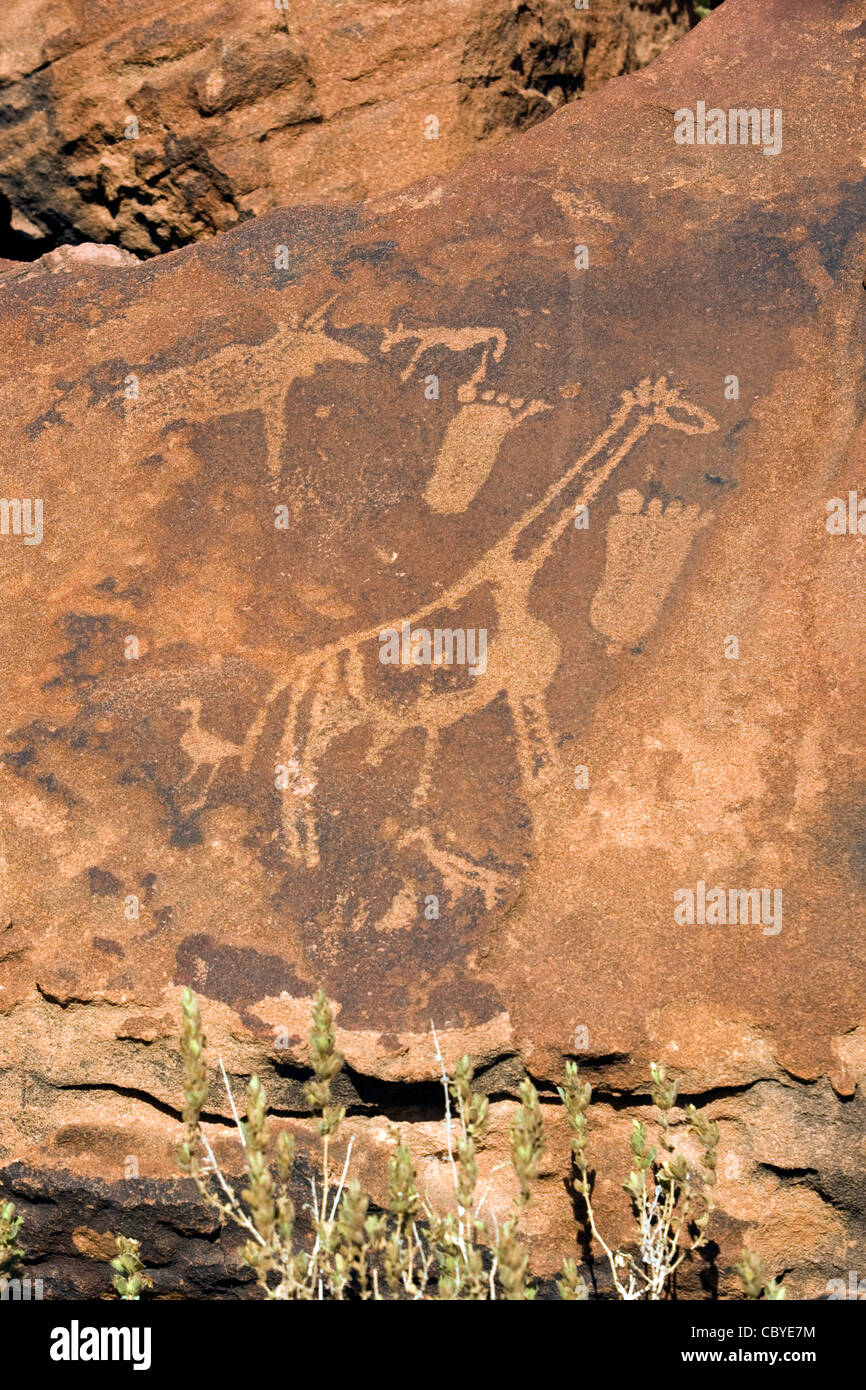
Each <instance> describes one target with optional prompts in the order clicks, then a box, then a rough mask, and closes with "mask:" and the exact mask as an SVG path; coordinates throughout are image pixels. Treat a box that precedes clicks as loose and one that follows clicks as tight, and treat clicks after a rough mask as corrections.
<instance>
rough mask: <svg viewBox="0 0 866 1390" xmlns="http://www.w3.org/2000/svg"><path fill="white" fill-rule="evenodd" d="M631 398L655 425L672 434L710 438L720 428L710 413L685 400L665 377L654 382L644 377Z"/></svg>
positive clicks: (678, 389)
mask: <svg viewBox="0 0 866 1390" xmlns="http://www.w3.org/2000/svg"><path fill="white" fill-rule="evenodd" d="M632 396H633V399H634V402H635V404H636V405H638V406H640V407H641V408H642V409H644V410H646V411H647V412H648V413H649V414H650V416H651V418H652V422H653V424H655V425H664V427H665V428H666V429H669V430H683V431H684V433H685V434H711V433H712V432H713V430H717V429H718V428H719V425H718V421H716V420H714V419H713V417H712V415H710V413H709V412H708V411H706V410H704V409H702V407H701V406H699V405H695V403H694V402H693V401H689V400H686V398H685V397H684V396H683V394H682V392H681V390H680V388H679V387H678V386H674V385H672V383H671V382H669V381H668V379H667V377H665V376H660V377H658V378H657V379H656V380H655V381H653V380H652V379H651V378H650V377H644V379H643V381H641V382H639V384H638V385H637V386H636V387H635V389H634V391H633V392H632Z"/></svg>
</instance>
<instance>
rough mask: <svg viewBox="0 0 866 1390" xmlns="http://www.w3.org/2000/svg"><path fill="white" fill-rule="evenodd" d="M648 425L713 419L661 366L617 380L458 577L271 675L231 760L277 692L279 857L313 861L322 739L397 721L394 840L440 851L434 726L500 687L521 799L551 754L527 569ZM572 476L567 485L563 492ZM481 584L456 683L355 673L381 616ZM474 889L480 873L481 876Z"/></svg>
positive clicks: (455, 866)
mask: <svg viewBox="0 0 866 1390" xmlns="http://www.w3.org/2000/svg"><path fill="white" fill-rule="evenodd" d="M654 425H659V426H661V427H662V428H665V429H671V430H682V431H684V432H685V433H687V434H705V433H709V432H710V431H712V430H716V429H718V425H717V423H716V421H715V420H714V419H713V418H712V416H711V415H709V414H708V413H707V412H706V411H705V410H703V409H701V408H700V407H699V406H696V405H694V404H692V403H691V402H689V401H687V400H685V399H684V398H683V397H682V395H681V394H680V391H679V389H678V388H677V387H675V386H673V385H671V384H670V383H669V382H668V380H667V379H666V378H665V377H660V378H658V379H656V380H655V381H652V380H651V379H650V378H649V377H647V378H645V379H644V380H642V381H640V382H639V383H638V385H637V386H636V387H634V388H633V389H631V390H627V391H624V392H623V393H622V395H621V397H620V401H619V404H618V406H617V407H616V409H615V410H614V412H613V414H612V415H611V417H610V419H609V421H608V423H607V425H606V426H605V428H604V429H603V430H602V432H601V433H600V434H599V435H598V437H597V438H596V439H595V440H594V441H593V443H592V444H591V445H590V447H589V449H588V450H587V451H586V453H584V454H583V455H582V456H581V457H580V458H579V459H578V460H577V461H576V462H575V463H574V464H572V465H571V466H570V467H569V468H567V469H566V470H565V472H564V473H563V474H562V475H561V476H560V477H559V478H558V479H557V480H556V481H555V482H554V483H553V484H552V485H551V486H550V487H549V488H548V489H547V491H546V493H545V494H544V496H543V497H542V498H541V499H540V500H539V501H538V502H537V503H535V504H534V505H533V506H531V507H529V508H528V509H527V510H526V511H525V512H524V513H523V515H522V516H521V517H519V518H518V520H517V521H515V522H514V524H513V525H512V526H511V527H510V528H509V529H508V531H507V532H506V533H505V534H504V535H503V536H502V537H501V538H500V539H499V540H498V541H496V542H494V544H493V545H492V546H491V547H490V548H489V549H488V550H487V551H486V553H485V554H484V555H483V556H482V557H481V558H480V559H479V560H478V561H477V562H476V563H475V564H474V565H472V566H471V567H470V568H469V569H468V570H467V571H466V572H465V573H464V574H463V575H462V576H461V577H460V578H459V579H458V580H456V581H455V583H453V584H452V585H451V586H450V587H449V588H448V589H447V590H445V591H444V592H443V593H442V594H441V595H439V596H438V597H437V598H436V599H435V600H433V601H431V602H429V603H426V604H424V605H423V606H421V607H419V608H417V609H416V610H415V611H414V612H411V613H409V614H402V615H400V617H399V618H397V620H396V621H392V622H388V623H380V624H377V625H376V626H375V627H368V628H365V629H364V630H362V631H359V632H355V633H352V634H350V635H349V636H347V637H344V638H341V639H340V640H338V641H335V642H332V643H329V644H328V645H326V646H323V647H321V648H320V649H319V650H318V651H316V652H311V653H309V654H307V655H304V656H301V657H298V658H297V659H295V660H294V661H293V662H292V663H291V665H290V666H289V668H288V670H287V671H286V673H285V674H284V675H283V676H281V677H280V678H279V679H278V680H277V681H276V682H275V683H274V685H273V686H272V687H271V689H270V691H269V692H268V694H267V696H266V697H265V699H264V701H263V703H262V705H261V706H260V709H259V712H258V715H257V717H256V719H255V721H254V723H253V725H252V727H251V728H250V729H249V731H248V733H247V736H246V739H245V740H244V752H243V755H242V759H241V761H242V765H243V767H244V768H245V769H249V767H250V766H251V764H252V760H253V758H254V756H255V753H256V749H257V746H258V743H259V740H260V738H261V736H262V734H263V732H264V729H265V726H266V724H267V722H268V719H269V716H270V713H271V711H272V709H273V707H274V703H275V701H277V700H278V698H279V697H280V696H281V695H284V694H285V693H286V692H288V696H289V698H288V704H287V708H286V712H285V717H284V721H283V733H282V739H281V744H280V747H281V756H280V761H281V762H282V763H283V764H285V765H287V766H288V767H289V769H290V770H291V777H290V778H289V779H288V785H287V787H286V788H285V790H284V791H283V792H282V817H281V819H282V831H283V844H284V849H285V852H286V855H287V857H288V858H289V860H290V861H292V862H294V863H296V864H298V865H300V866H304V867H306V868H314V867H315V866H316V865H317V864H318V862H319V843H318V839H317V832H316V813H315V793H316V782H317V775H318V769H319V767H320V765H321V762H322V759H323V758H324V756H325V754H326V753H327V750H328V748H329V747H330V745H331V744H332V743H333V742H334V740H335V739H336V738H338V737H339V736H340V735H341V734H344V733H348V732H349V731H351V730H352V729H355V728H358V727H361V728H363V729H364V730H365V731H366V732H367V733H368V734H369V738H370V742H369V746H368V748H367V751H366V755H365V757H366V761H367V762H368V763H370V764H374V765H375V764H378V763H379V762H380V761H381V759H382V757H383V755H384V753H385V752H386V750H387V749H388V748H390V747H392V746H393V745H394V744H395V743H397V741H398V740H399V739H401V738H402V737H403V736H404V735H405V734H406V733H407V732H408V731H410V730H415V729H419V730H420V731H421V732H422V733H423V737H424V750H423V755H422V760H421V767H420V771H419V773H418V777H417V780H416V783H415V788H414V795H413V805H414V808H415V811H416V812H417V813H419V820H418V828H417V829H414V830H410V831H409V832H407V834H406V835H404V837H403V841H402V843H407V842H409V841H411V840H414V841H417V842H418V843H419V844H420V845H421V848H422V849H423V850H424V852H425V853H426V854H427V857H428V858H430V859H431V862H432V856H433V854H434V853H435V854H438V855H439V856H440V858H441V856H442V854H444V853H446V852H445V851H443V850H437V849H436V847H435V845H434V842H433V840H432V837H431V835H430V832H429V830H428V829H427V828H426V827H425V825H424V816H423V813H424V809H425V804H426V801H427V796H428V792H429V788H430V782H431V776H432V771H433V767H434V764H435V760H436V756H437V751H438V747H439V740H440V737H441V735H442V733H443V732H444V731H445V730H447V729H450V728H451V727H453V726H454V725H455V724H457V723H458V721H460V720H461V719H464V718H465V717H466V716H468V715H472V714H476V713H478V712H479V711H481V710H484V709H486V708H488V707H489V706H490V705H491V704H492V703H493V702H494V701H495V700H496V699H497V698H498V697H499V696H504V697H505V699H506V701H507V703H508V707H509V709H510V712H511V717H512V721H513V726H514V733H515V740H516V753H517V761H518V766H519V771H520V777H521V783H522V787H523V792H524V795H525V797H526V798H527V802H528V804H529V806H530V810H531V798H532V793H533V790H534V789H535V788H536V787H537V786H538V785H539V784H540V783H541V782H543V781H544V780H546V779H547V778H548V777H549V776H550V774H551V772H552V771H553V770H554V769H555V768H556V766H557V761H558V759H557V750H556V745H555V740H554V736H553V732H552V730H551V727H550V723H549V719H548V715H547V708H546V693H547V690H548V688H549V686H550V683H551V681H552V680H553V677H554V674H555V672H556V670H557V667H558V666H559V661H560V645H559V642H558V640H557V637H556V635H555V633H554V632H553V630H552V629H551V628H550V627H549V626H548V625H547V624H546V623H544V622H543V621H541V620H539V619H537V618H535V617H533V616H532V614H531V613H530V611H529V595H530V589H531V587H532V584H533V581H534V579H535V576H536V575H537V574H538V572H539V570H540V569H541V567H542V565H543V564H544V563H545V561H546V560H547V559H548V557H549V556H550V554H551V552H552V550H553V548H554V546H555V545H556V543H557V541H558V540H559V538H560V537H561V536H562V535H563V534H564V533H565V532H566V531H567V530H568V528H569V527H570V526H571V525H572V523H573V520H574V515H575V509H576V507H580V506H585V505H588V504H589V503H590V502H592V501H593V500H594V499H595V498H596V497H597V496H598V493H599V491H600V489H601V488H602V487H603V486H604V484H605V483H606V482H607V480H608V479H609V478H610V476H611V474H612V473H613V472H614V470H615V469H616V468H617V467H618V465H619V464H620V463H621V462H622V461H623V459H625V458H626V457H627V456H628V455H629V454H630V453H631V451H632V449H633V448H634V447H635V445H636V444H637V442H638V441H639V440H640V439H642V438H643V436H644V435H645V434H647V432H648V431H649V430H650V429H652V428H653V426H654ZM572 484H577V485H578V491H577V495H576V496H575V495H574V488H573V487H572ZM536 527H537V528H538V529H537V534H538V541H537V543H535V544H533V545H532V546H531V547H530V548H527V549H526V551H525V553H523V552H521V554H520V555H519V556H518V553H517V552H518V550H519V549H520V542H521V540H522V539H523V538H525V537H526V536H527V533H528V532H529V530H530V528H532V533H533V535H535V534H536ZM481 585H489V587H490V592H491V594H492V596H493V602H494V604H495V608H496V617H497V630H496V633H495V636H494V637H493V639H492V640H491V641H490V643H489V647H488V656H487V665H486V669H485V670H484V671H483V672H482V671H479V672H478V674H477V675H475V676H473V677H472V678H471V680H470V681H468V682H467V685H466V688H461V689H459V690H457V691H448V692H436V693H428V692H425V693H423V694H420V695H418V697H417V698H416V699H414V700H411V701H408V702H407V704H406V706H404V707H402V708H399V709H395V708H394V707H392V706H391V705H388V704H386V703H385V702H384V700H382V699H381V698H379V697H378V696H377V695H376V693H375V692H372V691H371V690H370V689H369V687H368V684H367V681H366V679H365V674H364V662H363V658H362V655H361V648H362V647H363V646H364V645H365V644H366V643H369V642H371V641H374V640H376V639H377V638H378V634H379V633H380V632H381V631H382V630H383V629H384V628H387V627H392V628H396V629H400V628H401V626H402V624H404V623H408V624H410V626H414V625H416V624H419V623H421V622H422V621H423V620H424V619H425V618H428V617H430V616H431V615H434V614H436V613H437V612H441V611H443V610H447V609H452V610H453V609H455V608H456V607H457V606H458V605H459V604H460V603H462V602H463V600H464V599H465V598H466V597H467V596H468V595H469V594H471V593H472V592H473V591H474V590H476V589H478V588H479V587H480V586H481ZM448 858H449V863H450V866H451V868H452V870H453V871H454V873H456V874H460V873H461V872H462V874H463V877H464V879H465V881H467V882H471V881H472V875H473V874H474V875H476V881H477V873H478V866H477V865H475V864H473V862H472V861H471V860H464V859H462V858H461V857H460V856H457V855H450V854H449V855H448ZM483 891H484V894H485V899H487V898H488V897H489V892H490V889H489V885H486V884H485V885H483Z"/></svg>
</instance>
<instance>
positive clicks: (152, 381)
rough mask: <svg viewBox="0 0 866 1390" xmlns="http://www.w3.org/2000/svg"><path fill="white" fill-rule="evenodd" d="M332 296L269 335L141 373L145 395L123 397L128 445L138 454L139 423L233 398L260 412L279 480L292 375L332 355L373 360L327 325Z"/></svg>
mask: <svg viewBox="0 0 866 1390" xmlns="http://www.w3.org/2000/svg"><path fill="white" fill-rule="evenodd" d="M329 304H330V301H328V302H327V303H325V304H323V305H321V306H320V307H319V308H318V309H317V310H316V311H315V312H314V313H313V314H311V315H310V316H309V317H308V318H307V319H306V320H304V321H303V322H301V321H297V320H296V321H295V322H293V323H287V324H281V325H280V326H279V328H278V329H277V332H276V333H275V334H274V335H273V336H272V337H270V338H268V340H267V342H264V343H261V344H258V345H256V346H250V345H249V344H245V343H230V344H229V345H228V346H227V347H223V348H220V349H219V351H218V352H215V353H214V354H213V355H212V356H211V357H206V358H203V359H202V360H201V361H199V362H190V363H184V365H183V366H180V367H172V368H169V370H168V371H163V372H160V373H156V372H152V373H150V372H149V373H147V374H144V373H143V374H142V376H141V382H140V395H139V396H138V397H137V398H136V399H134V400H129V401H127V402H126V419H127V432H126V449H127V452H130V453H135V454H136V455H138V454H140V452H141V446H140V433H141V430H142V427H144V429H146V430H151V431H157V432H158V431H159V430H161V429H162V428H163V427H164V426H165V425H167V424H170V423H171V422H172V421H175V420H182V421H184V422H187V421H190V420H194V421H208V420H210V419H211V418H212V417H213V414H214V402H215V401H231V408H232V412H233V413H234V412H241V411H246V410H251V411H252V410H257V411H260V412H261V414H262V416H263V418H264V423H265V444H266V450H267V468H268V473H269V476H270V481H271V482H272V483H273V484H274V485H276V484H277V483H278V482H279V477H280V471H281V468H282V457H283V451H284V447H285V443H286V437H287V426H286V418H285V417H286V412H285V402H286V396H287V394H288V391H289V388H290V387H291V385H292V383H293V382H294V381H297V380H298V379H299V378H302V377H310V376H312V375H313V373H314V372H315V371H316V368H317V367H320V366H323V365H324V364H325V363H328V362H346V363H349V364H351V365H354V366H363V365H364V364H365V363H366V362H367V361H368V358H367V357H366V356H365V355H364V353H362V352H359V351H358V350H357V349H356V348H353V347H350V346H349V345H348V344H347V343H341V342H338V341H337V339H336V338H331V337H330V336H329V335H328V334H327V333H326V332H325V331H324V327H323V321H324V314H325V312H326V310H327V308H328V306H329Z"/></svg>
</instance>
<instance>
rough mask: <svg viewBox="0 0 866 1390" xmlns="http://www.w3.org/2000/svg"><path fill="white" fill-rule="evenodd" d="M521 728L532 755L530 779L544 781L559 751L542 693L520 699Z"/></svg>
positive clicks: (554, 764) (556, 761)
mask: <svg viewBox="0 0 866 1390" xmlns="http://www.w3.org/2000/svg"><path fill="white" fill-rule="evenodd" d="M520 709H521V717H522V720H523V728H524V730H525V732H526V741H527V746H528V748H529V750H530V753H531V757H532V767H533V772H532V780H533V781H534V782H541V781H544V780H545V779H546V778H547V777H548V776H549V775H550V773H551V772H552V771H553V770H554V769H555V767H556V765H557V763H558V762H559V752H558V750H557V747H556V741H555V739H554V737H553V730H552V729H551V727H550V719H549V718H548V714H547V704H546V701H545V697H544V694H543V693H542V694H541V695H531V696H529V697H528V698H527V697H522V698H521V700H520Z"/></svg>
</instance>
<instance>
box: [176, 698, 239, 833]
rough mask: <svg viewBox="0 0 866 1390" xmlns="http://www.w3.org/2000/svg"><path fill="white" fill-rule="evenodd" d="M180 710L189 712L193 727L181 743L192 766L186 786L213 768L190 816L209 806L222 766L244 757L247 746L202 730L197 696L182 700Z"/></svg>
mask: <svg viewBox="0 0 866 1390" xmlns="http://www.w3.org/2000/svg"><path fill="white" fill-rule="evenodd" d="M178 709H180V710H186V711H187V712H188V713H189V714H190V715H191V716H192V718H191V719H190V722H189V727H188V728H187V729H186V732H185V733H184V734H183V736H182V738H181V740H180V746H181V748H182V749H183V751H184V753H185V754H186V756H187V757H188V758H189V760H190V762H191V763H192V768H191V769H190V771H189V772H188V773H187V774H186V776H185V777H184V779H183V781H184V783H187V782H192V781H193V779H194V778H195V777H196V775H197V773H198V772H199V770H200V769H201V768H205V769H210V770H209V772H208V775H207V776H206V777H205V779H204V781H203V783H202V785H201V787H200V788H199V793H198V799H197V801H196V802H195V804H194V805H192V806H190V807H188V808H187V811H188V814H190V815H192V814H194V813H195V812H196V811H197V810H200V809H201V807H202V806H204V804H205V803H206V801H207V798H208V792H209V791H210V789H211V785H212V783H213V780H214V778H215V777H216V775H217V773H218V772H219V770H220V768H221V767H222V764H223V763H224V762H225V761H226V759H228V758H239V757H240V758H242V757H243V755H244V747H243V745H242V744H237V743H229V742H228V741H227V740H226V739H222V738H219V737H218V735H217V734H212V733H209V732H208V730H207V729H203V728H202V727H201V700H199V699H198V698H197V697H193V696H191V697H190V698H188V699H186V700H181V702H180V704H179V705H178Z"/></svg>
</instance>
